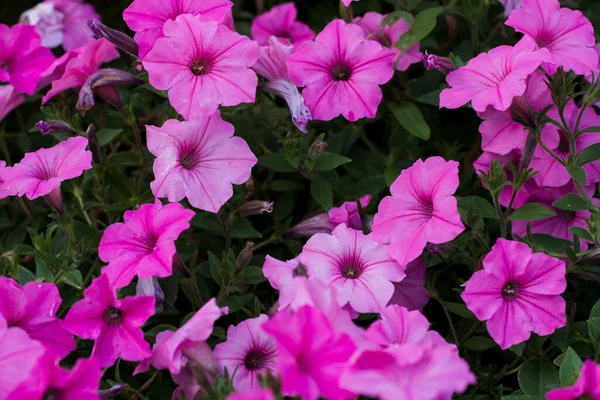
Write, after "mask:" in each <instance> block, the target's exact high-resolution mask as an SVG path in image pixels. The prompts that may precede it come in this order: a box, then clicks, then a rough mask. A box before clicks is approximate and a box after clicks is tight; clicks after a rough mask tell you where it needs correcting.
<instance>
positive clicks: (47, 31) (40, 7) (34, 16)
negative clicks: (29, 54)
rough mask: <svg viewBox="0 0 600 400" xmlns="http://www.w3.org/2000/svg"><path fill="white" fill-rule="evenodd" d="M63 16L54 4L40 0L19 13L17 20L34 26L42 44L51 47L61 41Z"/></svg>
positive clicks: (56, 45) (63, 26) (58, 44)
mask: <svg viewBox="0 0 600 400" xmlns="http://www.w3.org/2000/svg"><path fill="white" fill-rule="evenodd" d="M64 17H65V16H64V14H63V13H62V12H60V11H58V10H57V9H55V8H54V4H52V3H50V2H42V3H38V4H36V6H35V7H33V8H30V9H29V10H27V11H25V12H24V13H23V14H21V17H20V18H19V22H20V23H22V24H26V25H33V26H35V30H36V32H37V33H38V34H39V35H40V38H41V40H42V46H44V47H48V48H50V49H51V48H54V47H58V46H60V45H61V44H62V42H63V30H64V28H65V25H64V23H63V21H64Z"/></svg>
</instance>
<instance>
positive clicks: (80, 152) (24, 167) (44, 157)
mask: <svg viewBox="0 0 600 400" xmlns="http://www.w3.org/2000/svg"><path fill="white" fill-rule="evenodd" d="M87 145H88V140H87V139H86V138H84V137H81V136H75V137H70V138H69V139H67V140H65V141H64V142H60V143H59V144H57V145H56V146H54V147H51V148H49V149H40V150H38V151H36V152H33V153H26V154H25V157H23V159H22V160H21V161H20V162H19V163H17V164H15V165H14V166H13V167H12V168H10V171H9V172H7V174H6V181H5V183H4V188H5V190H6V191H8V192H9V193H10V194H11V195H12V194H18V195H19V196H23V195H27V198H28V199H29V200H33V199H36V198H38V197H40V196H45V199H46V200H47V201H48V203H49V204H50V205H51V206H52V207H53V208H54V209H55V210H56V211H57V212H62V210H63V206H62V200H61V195H60V184H61V182H63V181H66V180H68V179H73V178H77V177H78V176H81V174H82V173H83V171H85V170H88V169H90V168H92V153H91V152H90V151H89V150H86V149H85V148H86V147H87Z"/></svg>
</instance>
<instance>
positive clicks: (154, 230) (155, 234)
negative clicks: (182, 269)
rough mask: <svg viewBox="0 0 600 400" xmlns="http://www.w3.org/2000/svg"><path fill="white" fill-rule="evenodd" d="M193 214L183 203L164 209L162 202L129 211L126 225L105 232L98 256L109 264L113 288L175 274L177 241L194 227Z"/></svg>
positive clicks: (108, 228)
mask: <svg viewBox="0 0 600 400" xmlns="http://www.w3.org/2000/svg"><path fill="white" fill-rule="evenodd" d="M194 214H195V213H194V212H193V211H192V210H187V209H185V208H184V207H183V206H182V205H181V204H179V203H169V204H167V205H166V206H163V205H162V203H161V202H160V200H158V199H157V200H155V201H154V203H153V204H143V205H142V206H141V207H140V208H139V209H137V210H129V211H126V212H125V214H124V215H123V219H124V222H123V223H121V222H119V223H115V224H112V225H110V226H108V227H107V228H106V229H105V230H104V234H103V235H102V240H100V245H99V247H98V256H99V257H100V259H101V260H102V261H104V262H107V263H109V264H108V265H107V266H106V267H104V268H103V269H102V274H104V275H107V276H108V278H109V280H110V283H111V285H113V286H115V287H117V288H121V287H124V286H127V285H128V284H129V283H130V282H131V281H132V280H133V277H134V276H136V275H137V276H138V277H139V279H147V278H150V277H152V276H156V277H159V278H165V277H167V276H170V275H171V274H172V273H173V257H174V256H175V253H176V251H177V250H176V249H175V240H177V238H178V237H179V235H180V234H181V232H183V231H185V230H186V229H188V228H189V227H190V220H191V219H192V217H193V216H194Z"/></svg>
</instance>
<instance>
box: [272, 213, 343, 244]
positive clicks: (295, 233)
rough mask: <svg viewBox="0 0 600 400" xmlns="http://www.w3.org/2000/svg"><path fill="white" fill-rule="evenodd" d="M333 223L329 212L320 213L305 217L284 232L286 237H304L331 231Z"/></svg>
mask: <svg viewBox="0 0 600 400" xmlns="http://www.w3.org/2000/svg"><path fill="white" fill-rule="evenodd" d="M333 228H334V226H333V224H332V223H331V221H329V215H328V214H327V213H323V214H319V215H316V216H314V217H311V218H308V219H305V220H304V221H302V222H300V223H299V224H298V225H296V226H293V227H292V228H290V229H289V230H287V231H285V232H284V233H283V236H285V237H294V238H303V237H311V236H312V235H314V234H315V233H331V232H332V231H333Z"/></svg>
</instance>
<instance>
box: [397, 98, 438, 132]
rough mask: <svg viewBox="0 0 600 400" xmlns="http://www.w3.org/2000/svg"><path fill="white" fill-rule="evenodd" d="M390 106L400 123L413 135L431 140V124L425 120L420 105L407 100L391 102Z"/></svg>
mask: <svg viewBox="0 0 600 400" xmlns="http://www.w3.org/2000/svg"><path fill="white" fill-rule="evenodd" d="M389 108H390V111H391V112H392V114H393V115H394V117H395V118H396V120H397V121H398V123H400V125H402V127H403V128H404V129H406V130H407V131H408V132H409V133H410V134H411V135H413V136H415V137H418V138H419V139H423V140H429V138H430V137H431V129H429V125H427V122H425V118H423V114H422V113H421V110H419V107H417V106H416V105H414V104H413V103H410V102H405V103H402V104H401V105H398V104H396V103H390V104H389Z"/></svg>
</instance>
